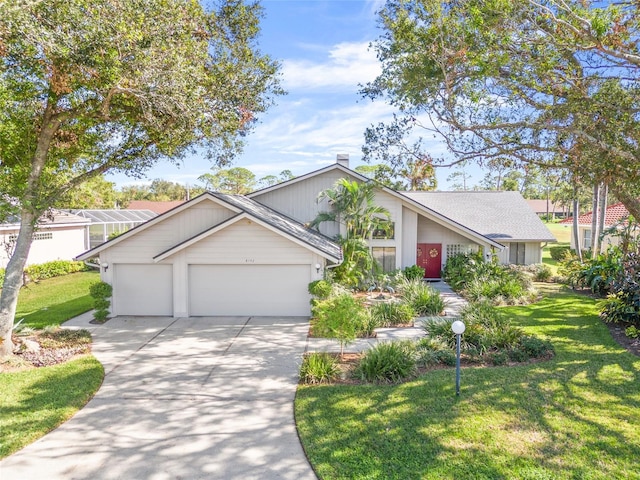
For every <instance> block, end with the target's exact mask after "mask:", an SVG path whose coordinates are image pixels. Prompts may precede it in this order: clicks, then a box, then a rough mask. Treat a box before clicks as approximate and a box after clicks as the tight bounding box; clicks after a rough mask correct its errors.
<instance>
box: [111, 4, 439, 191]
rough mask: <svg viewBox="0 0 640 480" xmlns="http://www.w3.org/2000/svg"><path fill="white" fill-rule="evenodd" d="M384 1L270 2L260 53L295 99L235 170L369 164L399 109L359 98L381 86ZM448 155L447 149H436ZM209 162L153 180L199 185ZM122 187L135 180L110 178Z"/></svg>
mask: <svg viewBox="0 0 640 480" xmlns="http://www.w3.org/2000/svg"><path fill="white" fill-rule="evenodd" d="M383 3H384V2H383V1H381V0H334V1H332V0H327V1H317V0H262V2H261V4H262V5H263V7H264V12H265V18H264V19H263V21H262V24H261V25H262V34H261V37H260V40H259V47H260V50H261V51H262V52H264V53H267V54H269V55H270V56H271V57H272V58H274V59H276V60H278V61H279V62H280V63H281V66H282V69H281V73H282V84H283V87H284V89H285V90H286V91H287V92H288V94H287V95H285V96H282V97H279V98H277V99H276V103H277V104H276V105H274V106H273V107H271V108H270V109H269V110H268V111H267V112H266V113H265V114H264V115H262V117H261V118H260V123H259V124H258V125H257V126H256V128H255V130H254V131H253V132H252V133H251V134H250V135H249V136H248V137H247V139H246V140H247V145H246V148H245V151H244V153H243V154H242V155H241V156H239V157H238V158H237V160H236V161H235V162H234V164H233V166H242V167H246V168H248V169H249V170H251V171H252V172H253V173H255V175H256V177H257V178H261V177H264V176H266V175H277V174H278V173H280V172H281V171H283V170H291V171H292V172H293V173H294V174H295V175H301V174H304V173H308V172H310V171H313V170H316V169H318V168H322V167H324V166H326V165H328V164H331V163H333V162H335V158H336V155H337V154H338V153H347V154H349V156H350V164H351V167H352V168H353V167H355V166H357V165H361V164H362V161H361V147H362V144H363V142H364V131H365V129H366V128H367V127H368V126H369V125H371V124H374V123H378V122H379V121H384V120H385V119H389V118H390V117H391V114H392V112H393V110H392V108H391V107H390V106H388V105H386V104H385V103H384V102H383V101H376V102H371V101H370V100H368V99H364V98H362V97H361V95H359V94H358V90H359V85H362V84H365V83H366V82H368V81H371V80H373V79H374V78H375V77H376V75H377V74H378V73H379V72H380V65H379V63H378V61H377V59H376V56H375V53H374V52H373V50H372V49H370V48H369V44H370V43H371V42H372V41H373V40H375V39H376V38H377V36H378V35H379V34H380V31H379V30H378V28H377V22H376V19H377V17H376V13H375V12H376V10H377V9H378V8H379V7H380V6H381V5H383ZM429 150H430V153H431V154H432V155H433V156H438V155H440V154H441V153H443V147H442V145H441V144H440V143H439V142H434V143H433V144H432V145H430V147H429ZM210 168H211V164H210V163H209V161H207V160H206V159H204V158H198V157H190V158H188V159H186V160H185V161H184V162H183V164H182V165H181V166H180V167H177V166H175V165H171V164H167V163H163V164H158V165H157V166H156V167H155V168H154V169H153V170H151V171H149V172H148V174H147V180H146V183H148V182H150V181H151V180H153V179H155V178H162V179H165V180H169V181H173V182H178V183H182V184H189V185H197V184H198V182H197V180H196V179H197V177H198V176H200V175H202V174H203V173H207V172H209V171H210ZM449 173H451V172H450V171H448V170H442V169H439V171H438V183H439V188H440V189H447V183H446V181H445V179H446V177H447V176H448V174H449ZM107 178H108V179H109V180H111V181H115V182H116V183H117V185H118V186H122V185H125V184H131V183H145V181H142V182H140V181H134V180H133V179H129V178H127V177H124V176H108V177H107Z"/></svg>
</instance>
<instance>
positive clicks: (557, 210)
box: [525, 199, 568, 218]
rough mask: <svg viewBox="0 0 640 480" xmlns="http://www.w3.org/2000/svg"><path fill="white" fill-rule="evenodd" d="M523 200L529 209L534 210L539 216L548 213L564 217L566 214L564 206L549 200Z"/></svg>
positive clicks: (555, 216)
mask: <svg viewBox="0 0 640 480" xmlns="http://www.w3.org/2000/svg"><path fill="white" fill-rule="evenodd" d="M525 201H526V202H527V203H528V204H529V206H530V207H531V210H533V211H534V212H536V215H538V216H540V217H542V216H544V215H546V214H547V213H549V214H550V215H552V216H553V218H558V217H560V218H565V217H566V216H567V214H568V210H567V209H566V208H565V207H563V206H561V205H559V204H556V203H554V202H552V201H551V200H539V199H526V200H525Z"/></svg>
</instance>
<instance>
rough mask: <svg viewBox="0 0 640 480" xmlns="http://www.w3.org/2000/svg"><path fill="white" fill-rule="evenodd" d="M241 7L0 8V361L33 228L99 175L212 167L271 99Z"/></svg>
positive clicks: (40, 0)
mask: <svg viewBox="0 0 640 480" xmlns="http://www.w3.org/2000/svg"><path fill="white" fill-rule="evenodd" d="M261 14H262V13H261V9H260V7H259V6H258V5H257V4H245V3H244V2H242V1H241V0H228V1H220V2H218V3H217V5H216V7H215V8H213V9H211V10H206V9H205V8H203V6H202V5H201V4H200V3H199V2H197V1H195V0H144V1H141V0H0V139H1V140H0V219H2V218H5V219H6V218H8V217H9V216H10V215H15V216H17V217H18V218H19V219H20V233H19V235H18V239H17V243H16V245H15V251H14V254H13V255H12V257H11V259H10V261H9V263H8V265H7V268H6V276H5V281H4V286H3V288H2V293H1V295H0V337H1V341H2V342H1V344H0V356H2V355H7V354H11V350H12V342H11V329H12V325H13V321H14V315H15V308H16V303H17V298H18V292H19V289H20V286H21V283H22V271H23V268H24V266H25V262H26V259H27V255H28V253H29V248H30V245H31V241H32V238H33V233H34V230H35V229H36V228H37V223H38V219H39V218H40V217H41V216H42V215H43V214H45V213H46V212H47V210H48V209H49V208H50V206H52V205H55V204H56V200H57V199H59V198H60V197H61V196H62V195H64V194H65V193H66V192H68V191H69V190H71V189H73V188H74V187H75V186H77V185H80V184H81V183H82V182H84V181H86V180H87V179H89V178H92V177H94V176H97V175H99V174H101V173H104V172H107V171H112V172H113V171H116V172H127V173H129V174H131V175H140V174H142V173H143V172H144V171H146V170H148V169H149V167H151V166H152V165H154V164H155V163H156V162H157V161H159V160H171V161H174V162H178V161H181V160H182V159H183V158H185V156H186V155H187V154H188V153H190V152H193V151H194V149H195V148H198V152H206V155H208V156H209V157H210V158H211V159H212V161H214V162H215V163H217V164H218V165H223V164H225V163H227V162H228V161H229V160H230V159H231V158H232V156H233V154H234V153H235V152H237V151H239V149H240V147H241V145H242V136H243V135H244V134H246V132H247V131H248V130H249V129H250V127H251V125H252V123H253V122H254V121H255V119H256V118H257V115H258V114H259V113H261V112H263V111H264V110H266V108H267V107H268V106H269V105H270V104H271V103H272V99H273V96H274V95H275V94H278V93H280V87H279V84H278V78H277V76H276V74H277V69H278V65H277V64H276V63H275V62H274V61H272V60H271V59H270V58H269V57H268V56H265V55H263V54H261V53H260V51H259V50H258V48H257V43H256V39H257V35H258V33H259V19H260V17H261Z"/></svg>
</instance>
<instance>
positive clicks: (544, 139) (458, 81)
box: [363, 0, 640, 218]
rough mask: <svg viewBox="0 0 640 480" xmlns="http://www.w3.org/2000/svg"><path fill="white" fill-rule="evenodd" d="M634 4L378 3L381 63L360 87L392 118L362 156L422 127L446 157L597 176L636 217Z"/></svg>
mask: <svg viewBox="0 0 640 480" xmlns="http://www.w3.org/2000/svg"><path fill="white" fill-rule="evenodd" d="M639 9H640V4H638V2H631V1H619V2H593V1H589V0H579V1H578V0H465V1H436V0H388V1H387V2H386V4H385V6H384V8H383V9H382V10H381V13H380V21H381V26H382V27H383V31H384V33H383V34H382V36H381V37H380V38H379V39H378V41H377V42H376V43H375V48H376V50H377V54H378V57H379V59H380V61H381V62H382V66H383V72H382V74H381V75H380V76H379V77H378V78H377V79H376V80H375V81H374V82H372V83H371V84H369V85H367V86H366V87H365V89H364V90H363V91H364V93H365V94H366V95H368V96H370V97H372V98H386V99H387V100H388V101H390V102H391V103H392V104H394V105H395V106H397V107H398V109H399V110H400V112H401V115H400V116H399V117H398V120H397V122H395V123H393V124H390V125H385V126H384V128H383V126H380V125H378V126H375V127H372V128H370V129H369V130H368V132H367V136H366V137H367V145H366V146H365V148H364V152H365V154H368V156H369V157H373V156H375V155H374V153H375V152H376V151H377V150H379V148H378V147H381V146H384V147H385V150H388V148H387V147H388V145H389V139H391V143H394V144H402V143H403V142H404V141H405V139H406V138H407V134H408V133H412V132H413V133H415V131H416V127H417V128H423V129H424V132H423V133H429V134H433V133H436V134H439V135H441V136H442V138H444V139H445V141H446V143H447V145H448V147H449V149H450V151H451V152H453V153H454V154H455V155H456V159H455V161H459V162H462V161H465V160H468V159H474V160H480V161H481V162H487V161H489V160H491V159H497V158H508V159H511V160H513V161H514V165H515V166H518V165H520V166H523V165H524V164H533V165H538V166H541V167H545V168H554V169H557V168H560V169H564V170H566V171H568V172H569V173H570V174H571V175H572V176H573V178H574V179H576V180H577V181H578V182H581V183H582V184H583V185H588V186H592V185H596V184H600V183H603V184H606V185H608V186H609V189H610V191H611V192H612V193H613V194H614V195H615V196H616V197H617V198H618V200H620V201H621V202H623V203H624V204H625V206H626V207H627V208H628V209H629V211H630V212H631V213H632V214H633V215H634V216H635V217H636V218H639V217H638V215H640V201H639V200H638V194H639V193H640V191H639V189H638V185H640V143H639V142H640V116H639V112H640V88H639V87H640V82H639V74H640V51H639V44H638V42H639V41H640V15H639V13H640V12H639ZM426 117H429V118H428V120H425V118H426ZM400 136H401V137H403V138H399V137H400ZM414 150H415V149H414V148H413V147H404V149H402V151H404V152H405V153H406V152H414ZM419 153H420V152H418V154H419Z"/></svg>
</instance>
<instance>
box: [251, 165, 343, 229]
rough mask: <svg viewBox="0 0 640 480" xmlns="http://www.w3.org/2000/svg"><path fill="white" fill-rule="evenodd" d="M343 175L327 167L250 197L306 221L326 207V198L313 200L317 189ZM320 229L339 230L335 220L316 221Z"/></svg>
mask: <svg viewBox="0 0 640 480" xmlns="http://www.w3.org/2000/svg"><path fill="white" fill-rule="evenodd" d="M346 176H347V175H345V174H344V173H343V172H342V171H340V170H330V171H328V172H325V173H322V174H319V175H315V176H311V177H309V178H306V179H303V180H300V181H299V182H293V183H291V184H290V185H286V186H283V187H281V188H277V189H275V190H271V191H268V192H265V193H263V194H258V195H256V196H253V197H252V198H253V199H254V200H256V201H258V202H260V203H262V204H264V205H267V206H268V207H271V208H273V209H274V210H277V211H278V212H281V213H284V214H285V215H288V216H289V217H291V218H293V219H295V220H298V221H299V222H302V223H308V222H310V221H311V220H313V219H314V218H316V216H317V215H318V213H319V212H328V211H330V208H329V204H328V203H327V201H326V199H325V200H323V201H322V202H320V203H318V202H317V198H318V195H319V194H320V192H322V191H324V190H327V189H329V188H332V187H333V186H334V184H335V183H336V181H337V180H339V179H340V178H345V177H346ZM353 179H354V178H352V180H353ZM320 232H322V233H323V234H325V235H327V236H329V237H334V236H335V235H336V234H338V233H340V230H339V228H338V225H337V224H332V223H329V222H324V223H323V224H321V225H320Z"/></svg>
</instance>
